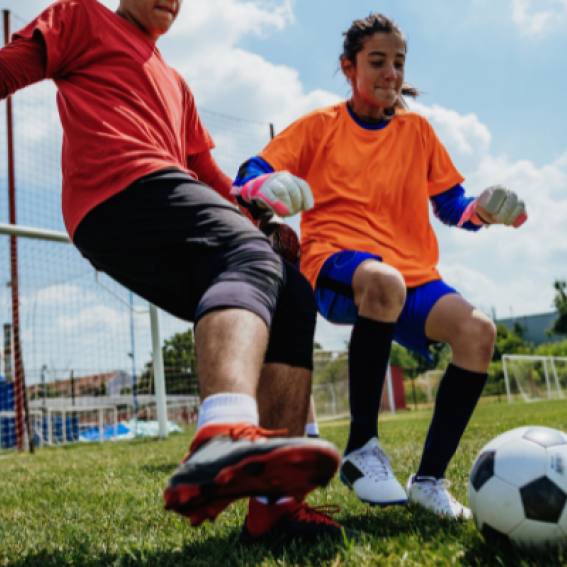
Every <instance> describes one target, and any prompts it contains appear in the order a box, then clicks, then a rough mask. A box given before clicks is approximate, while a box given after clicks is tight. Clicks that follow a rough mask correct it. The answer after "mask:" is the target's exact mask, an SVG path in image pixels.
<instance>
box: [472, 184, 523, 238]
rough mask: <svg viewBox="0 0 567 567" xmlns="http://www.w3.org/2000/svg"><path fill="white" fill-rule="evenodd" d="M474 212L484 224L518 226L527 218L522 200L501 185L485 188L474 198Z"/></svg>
mask: <svg viewBox="0 0 567 567" xmlns="http://www.w3.org/2000/svg"><path fill="white" fill-rule="evenodd" d="M474 212H475V213H476V215H477V216H478V217H479V218H480V220H481V221H483V222H484V223H485V224H505V225H507V226H513V227H514V228H518V227H519V226H521V225H522V224H524V223H525V222H526V220H528V215H527V213H526V205H525V204H524V201H522V200H521V199H519V198H518V195H517V194H516V193H514V191H511V190H510V189H506V187H503V186H502V185H495V186H494V187H489V188H488V189H485V190H484V191H483V192H482V193H481V194H480V195H479V197H478V198H477V200H476V203H475V208H474Z"/></svg>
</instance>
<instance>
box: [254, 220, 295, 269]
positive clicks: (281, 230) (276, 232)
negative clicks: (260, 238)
mask: <svg viewBox="0 0 567 567" xmlns="http://www.w3.org/2000/svg"><path fill="white" fill-rule="evenodd" d="M258 228H259V229H260V230H261V231H262V232H263V233H264V234H265V235H266V236H267V237H268V238H269V239H270V242H271V243H272V247H273V248H274V251H275V252H276V253H277V254H279V255H280V256H281V257H282V258H283V259H284V260H287V261H288V262H289V263H290V264H292V265H293V266H295V265H296V264H297V262H298V260H299V256H300V255H301V248H300V246H299V237H298V236H297V233H296V232H295V230H293V228H291V226H289V225H287V224H285V223H284V220H283V219H282V218H281V217H278V216H277V215H274V214H273V213H271V212H268V211H266V212H265V213H262V216H261V217H260V221H259V222H258Z"/></svg>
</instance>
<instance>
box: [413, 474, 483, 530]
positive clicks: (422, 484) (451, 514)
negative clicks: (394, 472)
mask: <svg viewBox="0 0 567 567" xmlns="http://www.w3.org/2000/svg"><path fill="white" fill-rule="evenodd" d="M449 486H451V483H450V482H449V481H448V480H446V479H444V478H441V479H439V480H437V479H436V478H434V477H420V480H419V482H416V481H415V475H414V474H412V475H411V476H410V477H409V479H408V483H407V484H406V493H407V495H408V500H409V501H410V502H411V503H413V504H419V505H420V506H423V507H424V508H426V509H427V510H430V511H431V512H435V513H436V514H441V515H442V516H445V517H446V518H464V519H465V520H471V519H472V517H473V515H472V512H471V511H470V509H469V508H467V507H466V506H463V505H462V504H460V503H459V502H457V501H456V500H455V499H454V498H453V496H451V494H449V492H448V491H447V488H449Z"/></svg>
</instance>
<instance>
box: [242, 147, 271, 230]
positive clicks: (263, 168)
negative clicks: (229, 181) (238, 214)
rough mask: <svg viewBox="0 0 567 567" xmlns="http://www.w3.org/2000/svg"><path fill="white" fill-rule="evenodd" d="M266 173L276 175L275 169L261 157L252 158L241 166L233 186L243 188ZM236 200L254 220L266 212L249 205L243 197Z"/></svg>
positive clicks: (254, 205) (252, 204) (251, 204)
mask: <svg viewBox="0 0 567 567" xmlns="http://www.w3.org/2000/svg"><path fill="white" fill-rule="evenodd" d="M265 173H274V168H273V167H272V166H271V165H270V164H269V163H268V162H267V161H265V160H263V159H262V158H261V157H258V156H256V157H253V158H250V159H249V160H248V161H245V162H244V163H243V164H242V165H241V166H240V169H239V170H238V175H237V176H236V179H235V180H234V183H233V185H236V186H237V187H242V186H243V185H244V184H245V183H248V181H250V180H252V179H255V178H256V177H259V176H260V175H264V174H265ZM236 200H237V202H238V204H239V205H240V206H241V207H244V208H245V209H248V210H249V211H250V214H251V215H252V217H253V218H254V219H258V218H259V217H260V215H261V214H262V212H263V210H264V209H261V208H260V207H259V206H258V205H256V204H254V203H247V202H246V201H245V200H244V199H242V198H241V197H236Z"/></svg>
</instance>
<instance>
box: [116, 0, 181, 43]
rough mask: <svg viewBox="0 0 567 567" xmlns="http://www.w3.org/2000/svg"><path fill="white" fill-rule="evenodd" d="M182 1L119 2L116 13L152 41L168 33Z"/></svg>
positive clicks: (148, 0)
mask: <svg viewBox="0 0 567 567" xmlns="http://www.w3.org/2000/svg"><path fill="white" fill-rule="evenodd" d="M182 2H183V0H120V7H119V8H118V10H117V12H118V14H119V15H120V16H122V17H123V18H124V19H126V20H128V21H129V22H130V23H131V24H134V25H135V26H136V27H137V28H139V29H140V30H142V31H143V32H144V33H145V34H146V35H148V36H149V37H150V38H151V39H152V40H153V41H156V40H157V39H158V37H160V36H161V35H163V34H164V33H166V32H167V31H169V28H170V27H171V24H173V22H174V21H175V18H177V14H178V13H179V9H180V8H181V3H182Z"/></svg>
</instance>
